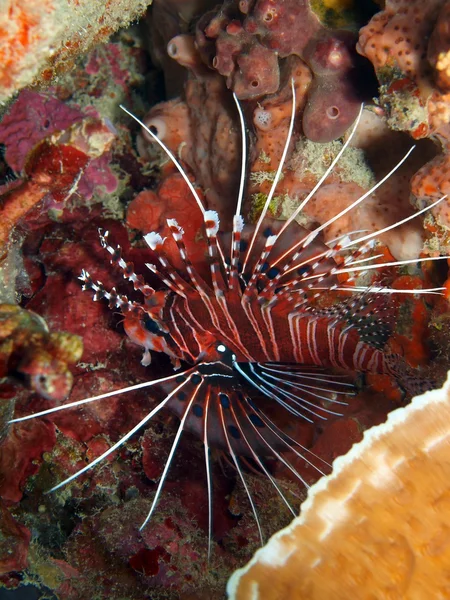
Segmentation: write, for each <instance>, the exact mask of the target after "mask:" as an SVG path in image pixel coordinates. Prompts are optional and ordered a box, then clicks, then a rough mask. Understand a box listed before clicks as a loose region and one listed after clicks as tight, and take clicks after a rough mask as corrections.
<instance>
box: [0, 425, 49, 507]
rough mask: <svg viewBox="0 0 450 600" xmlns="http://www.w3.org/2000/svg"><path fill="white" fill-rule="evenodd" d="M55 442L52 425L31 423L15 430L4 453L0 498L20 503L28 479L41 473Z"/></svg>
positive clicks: (1, 454) (0, 464)
mask: <svg viewBox="0 0 450 600" xmlns="http://www.w3.org/2000/svg"><path fill="white" fill-rule="evenodd" d="M55 442H56V435H55V426H54V425H53V424H52V423H47V422H45V421H37V420H36V421H27V422H23V423H20V424H16V425H14V427H12V428H11V431H10V433H9V435H8V437H7V438H6V440H5V441H4V442H3V443H2V445H1V452H0V496H1V498H3V500H4V501H5V502H7V503H8V504H11V503H15V502H19V501H20V499H21V498H22V495H23V490H24V486H25V484H26V482H27V480H28V478H29V477H30V476H31V475H34V474H35V473H37V472H38V471H39V467H40V465H41V462H42V455H43V453H44V452H50V451H51V450H52V449H53V446H54V445H55Z"/></svg>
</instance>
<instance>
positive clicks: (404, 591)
mask: <svg viewBox="0 0 450 600" xmlns="http://www.w3.org/2000/svg"><path fill="white" fill-rule="evenodd" d="M449 418H450V379H448V380H447V383H446V384H445V386H444V388H443V389H440V390H434V391H432V392H427V393H426V394H424V395H423V396H418V397H416V398H414V399H413V401H412V403H411V405H409V406H408V407H406V408H401V409H398V410H396V411H394V412H393V413H391V414H390V415H389V418H388V420H387V422H386V423H385V424H383V425H380V426H378V427H374V428H372V429H371V430H370V431H368V432H367V433H366V434H365V435H364V440H363V441H362V442H361V443H359V444H356V445H355V446H354V447H353V448H352V450H351V451H350V452H349V453H348V454H347V455H346V456H343V457H341V458H339V459H338V460H336V462H335V464H334V466H333V472H332V474H331V475H330V476H329V477H327V478H324V479H323V480H322V481H320V482H319V483H318V484H317V485H316V486H314V487H313V488H312V489H311V490H310V492H309V495H308V499H307V500H306V501H305V503H304V505H303V506H302V512H301V516H300V517H297V518H296V519H294V521H293V522H292V523H291V525H290V526H289V527H288V528H286V529H285V530H283V531H281V532H279V533H277V534H276V535H275V536H274V537H273V538H272V539H271V540H270V542H269V543H268V545H267V546H266V547H265V548H263V549H262V550H259V551H258V552H257V553H256V555H255V557H254V559H253V560H252V562H251V563H250V564H249V565H248V567H246V569H245V570H241V571H239V572H238V573H236V574H234V575H233V577H232V579H231V581H230V582H229V584H228V592H229V595H228V597H229V598H230V599H236V600H245V599H250V598H251V599H252V600H257V599H258V598H264V599H265V600H272V599H273V600H275V599H278V598H281V597H283V598H290V599H299V600H300V599H302V600H307V599H311V600H312V599H314V600H321V599H324V600H325V599H328V598H336V599H345V598H349V597H355V596H357V597H358V598H361V599H369V598H389V597H393V598H405V600H410V599H411V600H412V599H417V600H425V599H426V598H445V596H446V595H447V591H448V589H449V585H450V576H449V572H448V570H447V568H446V565H447V564H448V561H449V558H450V546H449V541H448V535H447V534H448V525H447V515H448V510H449V503H450V492H449V490H448V486H447V481H448V477H449V474H450V461H449V437H450V431H449V426H448V424H449ZM419 515H420V516H419ZM374 565H376V567H375V568H374Z"/></svg>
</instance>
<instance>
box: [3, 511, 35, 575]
mask: <svg viewBox="0 0 450 600" xmlns="http://www.w3.org/2000/svg"><path fill="white" fill-rule="evenodd" d="M30 539H31V531H30V530H29V529H27V528H26V527H24V526H23V525H20V523H18V522H17V521H16V520H15V519H14V518H13V517H12V515H11V514H10V512H9V510H8V509H7V508H6V506H5V505H4V504H3V502H2V501H1V500H0V575H4V574H5V573H9V572H11V571H22V570H23V569H25V568H26V566H27V554H28V545H29V543H30Z"/></svg>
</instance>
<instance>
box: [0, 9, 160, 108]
mask: <svg viewBox="0 0 450 600" xmlns="http://www.w3.org/2000/svg"><path fill="white" fill-rule="evenodd" d="M148 4H151V1H150V0H148V1H147V0H135V1H133V2H130V1H127V2H122V1H121V0H119V1H116V2H106V3H105V2H100V1H97V0H79V1H76V2H67V1H65V0H56V1H53V0H5V1H4V2H2V10H1V14H0V103H2V102H5V101H6V100H7V99H8V98H9V97H10V96H11V95H12V94H13V93H14V92H16V91H17V90H20V89H21V88H23V87H24V86H26V85H30V84H31V83H34V82H36V81H37V80H41V81H48V80H50V79H52V78H53V77H54V76H55V75H56V74H57V73H58V72H60V71H63V70H67V69H68V68H69V67H70V66H72V65H73V62H74V59H75V58H76V56H77V55H78V54H79V53H80V52H85V51H86V50H88V49H89V48H90V47H92V46H93V45H95V44H98V43H99V42H104V41H106V40H107V39H108V37H109V36H110V35H111V33H113V32H114V31H117V29H118V28H119V27H123V26H126V25H128V24H129V23H130V22H131V21H133V19H136V18H137V17H139V16H140V15H141V14H142V13H143V12H144V10H145V8H146V7H147V6H148Z"/></svg>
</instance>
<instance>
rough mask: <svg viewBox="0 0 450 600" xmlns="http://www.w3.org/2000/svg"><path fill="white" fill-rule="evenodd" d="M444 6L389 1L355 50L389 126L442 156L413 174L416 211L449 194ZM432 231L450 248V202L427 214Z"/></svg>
mask: <svg viewBox="0 0 450 600" xmlns="http://www.w3.org/2000/svg"><path fill="white" fill-rule="evenodd" d="M448 14H449V11H448V3H446V2H445V1H444V0H433V1H431V2H426V3H423V2H421V1H420V0H413V1H411V2H410V1H409V0H387V1H386V3H385V7H384V10H382V11H381V12H379V13H377V14H376V15H375V16H374V17H373V18H372V19H371V21H370V22H369V23H368V24H367V25H366V26H365V27H363V28H362V29H361V31H360V36H359V42H358V46H357V48H358V51H359V52H360V53H361V54H362V55H364V56H366V57H367V58H368V59H369V60H370V61H371V63H372V64H373V66H374V68H375V72H376V74H377V77H378V80H379V83H380V93H379V103H380V106H381V107H382V109H383V112H384V115H385V118H386V122H387V123H388V125H389V127H391V128H392V129H394V130H398V131H407V132H409V133H410V134H411V135H412V137H414V138H415V139H421V138H424V137H430V136H431V137H432V139H434V140H435V141H436V142H437V143H438V146H440V150H441V154H440V155H439V156H438V157H436V158H435V159H434V160H432V161H430V162H429V163H427V164H426V165H425V166H423V167H422V168H421V169H420V170H419V171H418V173H417V174H416V175H415V177H414V179H413V181H412V186H411V191H412V193H413V195H414V197H415V202H416V205H417V206H421V205H423V203H428V204H430V203H431V202H432V201H433V200H435V199H436V198H439V197H441V196H443V195H445V194H446V193H447V191H448V189H449V180H448V175H447V172H446V171H447V165H448V162H449V158H448V120H449V106H450V104H449V102H450V96H449V93H448V89H447V88H446V83H445V81H446V79H445V78H446V51H448V46H446V43H447V41H448V33H447V31H448V18H449V17H448ZM431 214H432V215H433V217H434V219H433V220H432V221H431V222H430V221H429V223H428V224H429V226H430V230H431V231H433V232H436V229H437V230H438V231H437V234H438V239H439V243H440V245H441V246H442V247H443V248H448V244H449V241H448V230H449V228H450V220H449V219H450V212H449V203H448V201H447V202H444V203H443V204H442V205H440V206H438V207H436V208H435V209H433V210H432V213H431Z"/></svg>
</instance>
